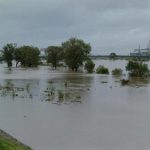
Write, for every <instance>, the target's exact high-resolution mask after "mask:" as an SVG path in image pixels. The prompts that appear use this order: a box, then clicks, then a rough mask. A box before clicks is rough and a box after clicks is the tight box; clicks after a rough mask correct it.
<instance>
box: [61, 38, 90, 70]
mask: <svg viewBox="0 0 150 150" xmlns="http://www.w3.org/2000/svg"><path fill="white" fill-rule="evenodd" d="M62 48H63V50H64V60H65V63H66V65H68V67H69V68H71V69H72V70H73V71H77V70H78V68H79V67H80V66H82V65H83V62H84V61H85V60H86V59H87V58H88V55H89V53H90V51H91V46H90V44H89V43H85V42H84V41H83V40H81V39H77V38H70V39H69V40H68V41H66V42H64V43H62Z"/></svg>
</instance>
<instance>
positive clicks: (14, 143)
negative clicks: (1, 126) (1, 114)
mask: <svg viewBox="0 0 150 150" xmlns="http://www.w3.org/2000/svg"><path fill="white" fill-rule="evenodd" d="M0 150H32V149H31V148H30V147H29V146H27V145H25V144H23V143H21V142H19V141H18V140H17V139H15V138H13V137H12V136H11V135H9V134H7V133H6V132H4V131H2V130H0Z"/></svg>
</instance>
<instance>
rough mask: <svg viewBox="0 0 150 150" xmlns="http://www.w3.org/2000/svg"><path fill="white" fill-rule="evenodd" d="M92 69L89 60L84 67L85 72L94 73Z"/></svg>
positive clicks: (92, 65)
mask: <svg viewBox="0 0 150 150" xmlns="http://www.w3.org/2000/svg"><path fill="white" fill-rule="evenodd" d="M94 67H95V64H94V62H93V61H92V60H91V59H89V60H87V61H86V63H85V66H84V68H85V70H87V72H88V73H92V72H93V71H94Z"/></svg>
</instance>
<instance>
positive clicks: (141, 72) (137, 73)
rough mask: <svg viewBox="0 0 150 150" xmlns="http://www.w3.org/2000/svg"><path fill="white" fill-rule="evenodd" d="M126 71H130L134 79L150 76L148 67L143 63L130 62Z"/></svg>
mask: <svg viewBox="0 0 150 150" xmlns="http://www.w3.org/2000/svg"><path fill="white" fill-rule="evenodd" d="M126 70H127V71H129V75H130V76H134V77H146V76H149V75H150V73H149V70H148V65H147V64H144V63H143V62H141V61H133V60H129V62H128V64H127V66H126Z"/></svg>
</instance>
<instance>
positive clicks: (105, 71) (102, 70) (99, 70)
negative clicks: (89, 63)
mask: <svg viewBox="0 0 150 150" xmlns="http://www.w3.org/2000/svg"><path fill="white" fill-rule="evenodd" d="M96 73H98V74H109V70H108V68H106V67H104V66H102V65H100V66H99V67H98V68H97V69H96Z"/></svg>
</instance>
